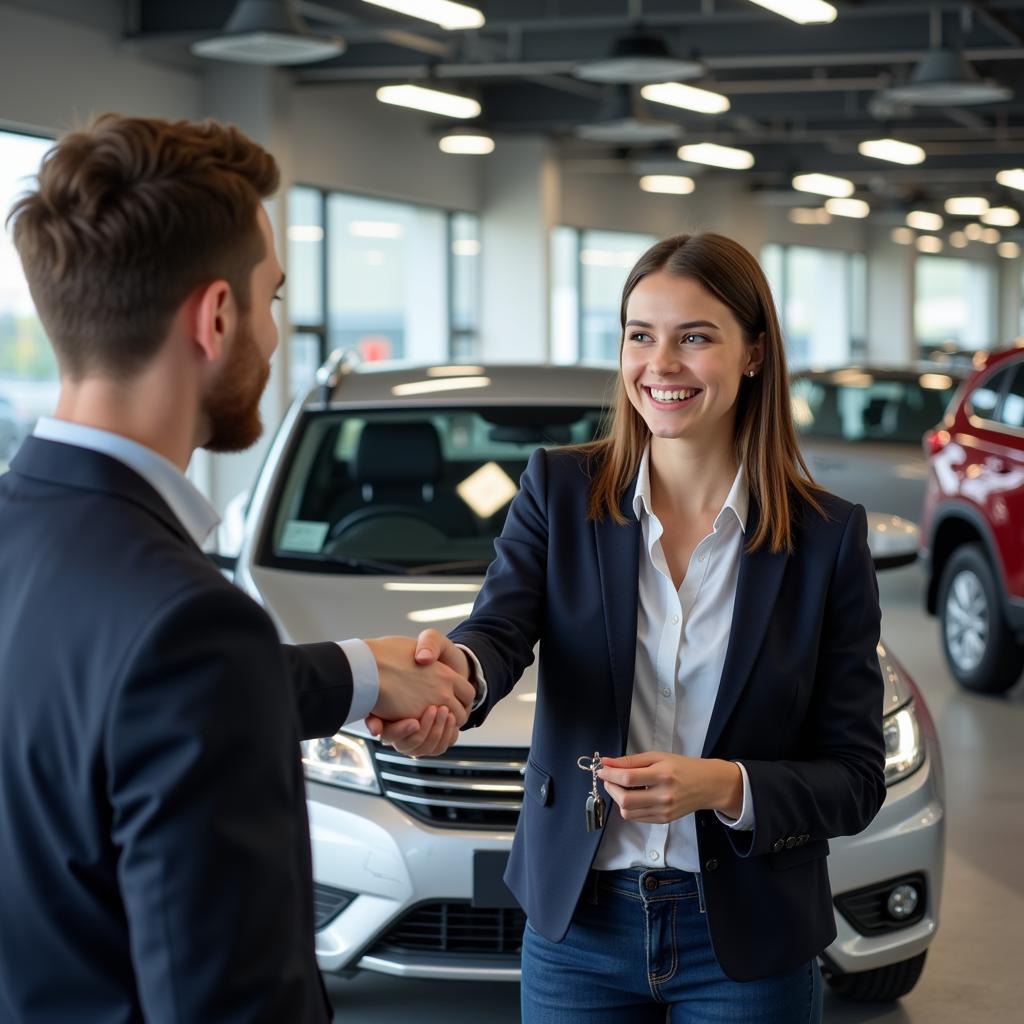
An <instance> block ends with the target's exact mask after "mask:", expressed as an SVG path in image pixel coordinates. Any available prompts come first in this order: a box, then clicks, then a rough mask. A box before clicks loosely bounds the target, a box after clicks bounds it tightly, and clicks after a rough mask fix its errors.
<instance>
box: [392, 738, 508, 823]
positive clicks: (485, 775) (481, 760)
mask: <svg viewBox="0 0 1024 1024" xmlns="http://www.w3.org/2000/svg"><path fill="white" fill-rule="evenodd" d="M527 753H528V751H527V749H526V748H525V747H511V748H510V747H457V748H455V749H454V750H450V751H448V752H447V753H446V754H442V755H441V756H440V757H420V758H414V757H406V756H405V755H404V754H399V753H397V752H396V751H394V750H392V749H391V748H389V747H383V746H381V745H380V744H375V745H374V747H373V756H374V760H375V761H376V765H377V776H378V778H379V779H380V784H381V788H382V789H383V790H384V795H385V796H386V797H387V798H388V799H389V800H393V801H395V803H397V804H399V805H400V806H401V807H402V808H403V809H404V810H406V811H407V812H408V813H409V814H411V815H413V816H414V817H417V818H419V819H421V820H422V821H426V822H429V823H430V824H431V825H437V826H440V827H442V828H477V829H502V830H506V831H511V830H512V829H514V828H515V827H516V822H517V821H518V819H519V810H520V808H521V807H522V806H523V772H524V770H525V768H526V756H527Z"/></svg>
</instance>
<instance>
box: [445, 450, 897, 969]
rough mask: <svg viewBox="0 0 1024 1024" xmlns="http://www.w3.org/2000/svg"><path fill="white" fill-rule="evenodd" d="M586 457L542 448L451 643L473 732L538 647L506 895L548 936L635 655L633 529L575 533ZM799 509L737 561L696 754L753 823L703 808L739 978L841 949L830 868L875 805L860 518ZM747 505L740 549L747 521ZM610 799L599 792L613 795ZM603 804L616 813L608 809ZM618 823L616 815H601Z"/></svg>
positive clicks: (876, 761) (708, 857) (877, 698)
mask: <svg viewBox="0 0 1024 1024" xmlns="http://www.w3.org/2000/svg"><path fill="white" fill-rule="evenodd" d="M587 458H588V457H587V456H585V455H583V454H581V453H579V452H574V451H571V450H566V451H557V450H556V451H549V452H545V451H543V450H539V451H537V452H536V453H535V454H534V455H533V456H532V457H531V459H530V462H529V465H528V466H527V469H526V472H525V473H524V474H523V478H522V488H521V490H520V492H519V494H518V495H517V496H516V498H515V500H514V501H513V503H512V507H511V508H510V510H509V514H508V518H507V520H506V524H505V529H504V531H503V532H502V535H501V538H500V539H499V540H498V541H497V543H496V548H497V558H496V559H495V561H494V562H493V563H492V565H491V567H490V569H489V571H488V573H487V578H486V580H485V581H484V585H483V588H482V589H481V591H480V594H479V595H478V597H477V601H476V604H475V605H474V608H473V613H472V615H471V617H470V618H469V619H468V620H467V621H466V622H464V623H462V624H461V625H459V626H458V627H456V629H455V630H453V631H452V633H451V636H452V638H453V639H454V640H457V641H458V642H459V643H462V644H465V645H466V646H467V647H469V648H470V649H471V650H472V651H473V653H474V654H476V656H477V657H478V658H479V659H480V663H481V666H482V668H483V670H484V674H485V676H486V679H487V698H486V701H485V702H484V703H483V704H482V705H481V707H480V708H478V709H477V711H476V712H474V714H473V716H472V717H471V718H470V721H469V723H468V725H469V726H473V725H478V724H480V722H482V721H483V720H484V718H485V717H486V716H487V714H488V713H489V712H490V710H491V708H492V707H494V704H495V703H496V702H497V701H499V700H501V698H502V697H504V696H505V695H506V694H507V693H508V692H509V691H510V690H511V689H512V687H513V686H514V685H515V684H516V682H517V681H518V679H519V677H520V676H521V675H522V673H523V670H524V669H525V668H526V666H527V665H529V664H530V662H531V661H532V660H533V649H534V645H535V644H536V643H537V642H538V641H539V642H540V666H539V684H538V693H537V711H536V718H535V721H534V730H533V741H532V744H531V747H530V756H529V760H528V762H527V766H526V774H525V788H526V795H525V798H524V801H523V810H522V814H521V815H520V819H519V826H518V828H517V830H516V837H515V842H514V844H513V848H512V854H511V857H510V860H509V865H508V870H507V873H506V878H505V880H506V883H507V884H508V886H509V888H510V889H511V890H512V892H513V893H514V894H515V896H516V898H517V899H518V900H519V902H520V904H521V905H522V906H523V908H524V909H525V910H526V912H527V915H528V917H529V920H530V923H531V924H532V925H533V927H534V928H536V929H537V931H539V932H540V933H541V934H542V935H544V936H546V937H547V938H549V939H551V940H553V941H560V940H561V939H562V938H563V936H564V935H565V932H566V930H567V929H568V926H569V923H570V920H571V918H572V914H573V911H574V909H575V906H576V903H577V901H578V899H579V897H580V894H581V892H582V890H583V886H584V883H585V880H586V876H587V872H588V870H589V869H590V866H591V864H592V862H593V859H594V856H595V854H596V852H597V847H598V844H599V842H600V839H601V833H593V834H589V833H588V832H587V831H586V824H585V814H584V811H585V804H586V798H587V794H588V792H589V790H590V784H591V779H590V775H589V773H587V772H581V771H580V770H579V768H578V767H577V765H576V759H577V758H578V757H579V756H580V755H582V754H586V755H589V754H592V753H593V752H594V751H595V750H598V751H600V752H601V753H603V754H605V755H607V756H619V755H621V754H623V753H625V748H626V738H627V735H628V731H629V714H630V705H631V701H632V693H633V676H634V662H635V659H636V628H637V600H638V580H639V564H640V563H639V559H640V549H641V537H642V531H641V527H640V524H639V522H638V521H637V519H636V517H635V515H634V514H633V510H632V506H631V498H632V491H633V488H632V487H631V488H629V489H627V492H626V494H624V496H623V501H622V511H623V513H624V514H625V515H626V517H627V520H628V522H627V525H625V526H619V525H616V523H615V522H614V521H613V520H612V519H611V518H610V517H606V518H605V520H604V521H603V522H599V523H594V522H588V521H587V498H588V493H589V487H590V473H589V470H588V463H587ZM822 500H823V503H824V507H825V509H826V511H827V513H828V518H822V517H821V516H820V515H819V514H817V513H815V512H814V511H813V510H812V509H811V508H810V507H809V506H807V505H806V504H805V503H804V502H802V501H800V500H797V503H796V507H795V512H794V550H793V553H792V554H787V553H786V552H780V553H778V554H772V553H771V552H770V551H769V550H768V549H767V548H766V547H760V548H758V549H757V550H756V551H754V552H752V553H751V552H747V551H746V550H745V549H744V552H743V554H742V556H741V562H740V570H739V580H738V584H737V591H736V602H735V606H734V610H733V623H732V631H731V634H730V639H729V644H728V648H727V654H726V659H725V666H724V668H723V671H722V680H721V685H720V689H719V693H718V698H717V701H716V703H715V706H714V711H713V713H712V717H711V721H710V724H709V727H708V733H707V739H706V741H705V744H704V750H703V756H705V757H717V758H727V759H735V760H742V761H743V763H744V765H745V766H746V769H747V774H748V775H749V778H750V789H751V793H752V797H753V803H754V814H755V818H756V827H755V828H754V830H753V831H752V832H737V831H733V830H731V829H728V828H726V827H725V826H724V825H722V824H721V822H719V820H718V818H717V817H716V815H715V814H714V813H713V811H710V810H704V811H699V812H698V813H697V839H698V846H699V851H700V862H701V865H702V870H701V873H702V875H703V881H704V891H705V899H706V904H707V912H708V922H709V926H710V932H711V939H712V942H713V944H714V948H715V953H716V955H717V957H718V961H719V963H720V965H721V966H722V968H723V970H724V971H725V972H726V974H728V975H729V976H730V977H732V978H734V979H736V980H750V979H755V978H761V977H766V976H769V975H772V974H777V973H780V972H782V971H786V970H789V969H791V968H795V967H796V966H798V965H799V964H801V963H805V962H806V961H808V960H809V959H811V958H812V957H813V956H815V955H817V954H818V953H819V952H821V951H822V950H823V949H824V948H825V947H826V946H827V945H828V944H829V943H830V942H831V941H832V939H833V938H834V937H835V934H836V931H835V919H834V917H833V911H832V901H831V893H830V890H829V882H828V871H827V868H826V855H827V853H828V840H829V838H830V837H832V836H839V835H851V834H854V833H857V832H860V831H861V830H862V829H863V828H865V827H866V826H867V825H868V823H869V822H870V821H871V819H872V818H873V817H874V815H875V814H876V812H877V811H878V809H879V807H880V806H881V805H882V801H883V800H884V798H885V784H884V776H883V765H884V743H883V739H882V722H881V719H882V694H883V688H882V678H881V672H880V669H879V664H878V656H877V653H876V646H877V643H878V635H879V619H880V613H879V607H878V588H877V584H876V580H875V572H874V566H873V564H872V561H871V555H870V553H869V551H868V546H867V529H866V517H865V514H864V510H863V508H862V507H860V506H853V505H850V504H849V503H847V502H845V501H842V500H840V499H839V498H835V497H832V496H831V495H823V496H822ZM759 514H760V513H759V510H758V507H757V503H756V501H755V500H753V497H752V498H751V504H750V514H749V516H748V522H747V531H748V536H749V535H750V533H751V532H752V531H753V530H755V529H756V528H757V524H758V521H759ZM606 799H607V798H606ZM609 803H610V801H609ZM611 806H612V808H613V811H612V813H618V812H617V810H616V809H614V805H611Z"/></svg>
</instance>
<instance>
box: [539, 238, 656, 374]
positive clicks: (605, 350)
mask: <svg viewBox="0 0 1024 1024" xmlns="http://www.w3.org/2000/svg"><path fill="white" fill-rule="evenodd" d="M657 240H658V239H657V238H656V237H655V236H654V235H645V234H632V233H629V232H625V231H592V230H582V231H581V230H577V229H575V228H568V227H558V228H555V229H554V231H553V232H552V234H551V350H552V357H553V359H554V361H555V362H558V363H573V362H577V361H582V362H608V361H611V362H617V361H618V358H619V341H620V339H621V335H622V329H621V327H620V325H619V302H620V301H621V298H622V286H623V284H625V281H626V276H627V275H628V273H629V271H630V268H632V266H633V264H634V263H636V261H637V260H638V259H639V258H640V256H642V255H643V253H644V252H645V250H647V249H648V248H650V246H652V245H653V244H654V243H655V242H656V241H657Z"/></svg>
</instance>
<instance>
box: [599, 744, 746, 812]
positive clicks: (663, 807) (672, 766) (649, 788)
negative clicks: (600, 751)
mask: <svg viewBox="0 0 1024 1024" xmlns="http://www.w3.org/2000/svg"><path fill="white" fill-rule="evenodd" d="M602 760H603V762H604V767H603V768H602V769H601V770H600V771H599V772H598V773H597V777H598V778H599V779H601V781H602V782H604V788H605V790H606V791H607V793H608V795H609V796H610V797H611V798H612V799H613V800H614V801H615V803H616V804H617V805H618V808H619V813H620V814H621V815H622V817H623V818H624V819H625V820H626V821H639V822H644V823H645V824H650V825H664V824H667V823H668V822H670V821H675V820H676V819H677V818H683V817H685V816H686V815H687V814H692V813H693V812H694V811H700V810H705V809H712V810H716V811H721V812H722V814H724V815H726V816H727V817H730V818H738V817H739V816H740V811H741V810H742V807H743V776H742V773H741V772H740V769H739V765H736V764H734V763H733V762H732V761H721V760H718V759H717V758H715V759H712V758H703V757H683V756H682V755H681V754H667V753H664V752H663V751H657V750H652V751H647V752H646V753H643V754H629V755H627V756H626V757H605V758H602Z"/></svg>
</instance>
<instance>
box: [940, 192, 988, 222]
mask: <svg viewBox="0 0 1024 1024" xmlns="http://www.w3.org/2000/svg"><path fill="white" fill-rule="evenodd" d="M987 209H988V200H987V199H986V198H985V197H984V196H951V197H950V198H949V199H947V200H946V213H950V214H952V215H953V216H954V217H980V216H981V215H982V214H983V213H984V212H985V211H986V210H987Z"/></svg>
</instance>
